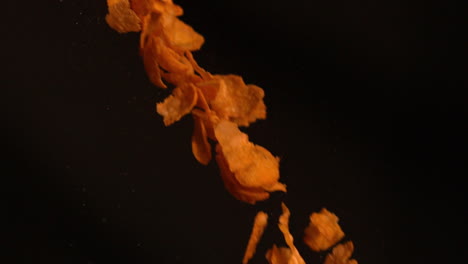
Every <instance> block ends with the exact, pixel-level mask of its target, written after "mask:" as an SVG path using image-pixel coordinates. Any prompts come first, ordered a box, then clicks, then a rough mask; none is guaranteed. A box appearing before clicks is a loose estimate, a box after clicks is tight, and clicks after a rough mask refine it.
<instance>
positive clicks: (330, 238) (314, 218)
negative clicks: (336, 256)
mask: <svg viewBox="0 0 468 264" xmlns="http://www.w3.org/2000/svg"><path fill="white" fill-rule="evenodd" d="M338 220H339V219H338V217H337V216H336V215H335V214H333V213H331V212H329V211H328V210H327V209H325V208H323V209H322V210H321V211H320V212H319V213H312V214H311V215H310V223H309V226H308V227H307V228H306V230H305V236H304V242H305V243H306V244H307V245H308V246H309V247H310V248H311V249H312V250H314V251H321V250H327V249H329V248H330V247H332V246H333V245H334V244H336V243H338V241H340V240H341V239H342V238H343V237H344V232H343V231H342V230H341V227H340V226H339V225H338Z"/></svg>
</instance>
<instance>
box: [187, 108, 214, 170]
mask: <svg viewBox="0 0 468 264" xmlns="http://www.w3.org/2000/svg"><path fill="white" fill-rule="evenodd" d="M193 122H194V128H193V135H192V152H193V155H194V156H195V158H196V159H197V160H198V162H200V163H201V164H203V165H207V164H208V163H209V162H210V160H211V145H210V143H209V142H208V139H207V135H206V129H205V125H204V123H203V120H201V118H200V117H198V116H196V115H193Z"/></svg>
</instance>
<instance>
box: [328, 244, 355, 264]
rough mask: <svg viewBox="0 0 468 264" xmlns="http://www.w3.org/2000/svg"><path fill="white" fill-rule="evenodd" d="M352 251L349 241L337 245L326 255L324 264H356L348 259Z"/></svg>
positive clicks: (352, 246) (353, 260) (352, 247)
mask: <svg viewBox="0 0 468 264" xmlns="http://www.w3.org/2000/svg"><path fill="white" fill-rule="evenodd" d="M353 250H354V245H353V242H351V241H348V242H346V243H343V244H339V245H337V246H336V247H335V248H333V251H332V252H331V253H329V254H328V255H327V257H326V258H325V262H324V264H358V262H357V260H355V259H349V258H350V257H351V255H352V254H353Z"/></svg>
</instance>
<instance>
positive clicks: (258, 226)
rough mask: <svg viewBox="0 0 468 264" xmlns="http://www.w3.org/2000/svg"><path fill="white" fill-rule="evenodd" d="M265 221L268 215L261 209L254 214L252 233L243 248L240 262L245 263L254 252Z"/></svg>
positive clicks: (265, 223) (264, 226)
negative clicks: (242, 256) (243, 252)
mask: <svg viewBox="0 0 468 264" xmlns="http://www.w3.org/2000/svg"><path fill="white" fill-rule="evenodd" d="M267 223H268V215H267V214H266V213H265V212H262V211H260V212H258V213H257V215H256V216H255V220H254V225H253V228H252V233H251V234H250V238H249V242H248V244H247V249H246V250H245V254H244V258H243V259H242V264H247V263H248V262H249V260H250V259H251V258H252V257H253V255H254V254H255V251H256V250H257V244H258V242H259V241H260V238H262V235H263V232H264V231H265V228H266V226H267Z"/></svg>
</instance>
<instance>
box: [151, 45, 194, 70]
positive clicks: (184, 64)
mask: <svg viewBox="0 0 468 264" xmlns="http://www.w3.org/2000/svg"><path fill="white" fill-rule="evenodd" d="M154 42H155V45H156V57H157V58H158V63H159V65H160V66H161V68H163V69H164V70H166V71H168V72H170V73H178V74H181V78H185V76H188V75H189V74H193V68H192V65H191V64H190V62H189V61H188V60H187V58H185V57H184V56H183V55H181V54H179V53H177V52H175V51H174V50H173V49H171V48H170V47H168V46H167V45H166V43H165V42H164V41H163V40H162V39H161V38H154Z"/></svg>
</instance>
